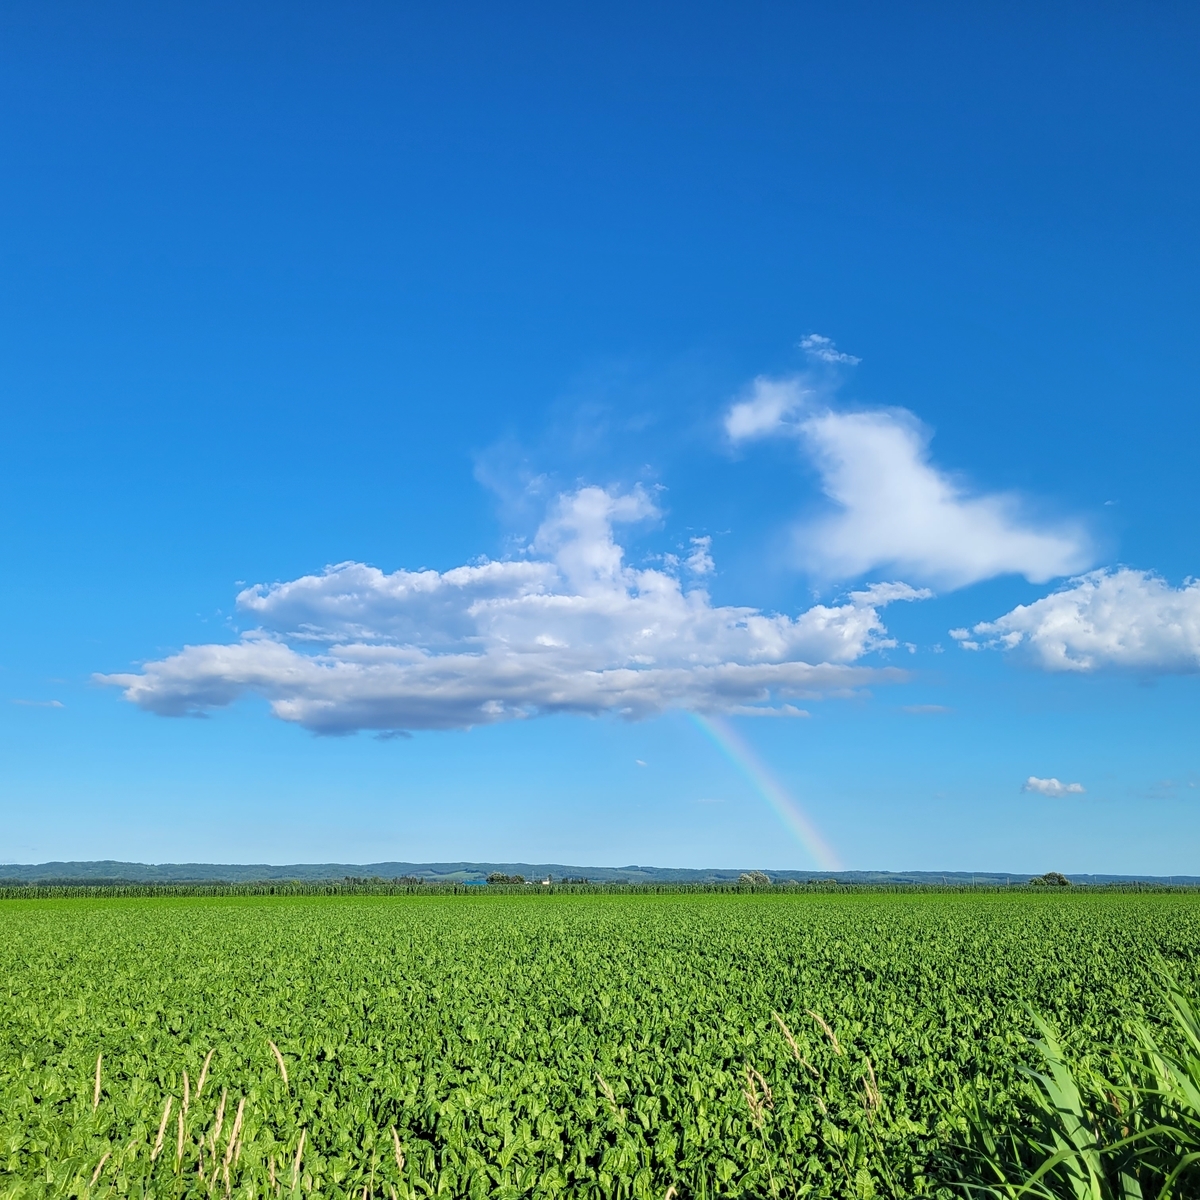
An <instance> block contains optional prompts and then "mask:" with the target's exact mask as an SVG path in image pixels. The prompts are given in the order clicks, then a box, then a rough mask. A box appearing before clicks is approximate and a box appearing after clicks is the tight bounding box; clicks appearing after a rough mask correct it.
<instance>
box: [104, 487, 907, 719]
mask: <svg viewBox="0 0 1200 1200" xmlns="http://www.w3.org/2000/svg"><path fill="white" fill-rule="evenodd" d="M658 515H659V514H658V510H657V508H656V506H655V504H654V502H653V500H652V498H651V497H650V496H649V495H648V494H647V493H645V492H644V491H641V490H635V491H633V492H631V493H627V494H624V495H618V494H615V493H613V492H608V491H605V490H603V489H601V488H596V487H585V488H582V489H580V490H579V491H577V492H574V493H571V494H567V495H563V496H560V497H559V499H558V501H557V503H556V504H555V505H554V507H553V510H552V511H551V513H550V514H549V515H548V517H547V519H546V520H545V521H544V522H543V524H542V526H541V528H540V529H539V530H538V533H537V536H536V537H535V538H534V541H533V544H532V545H533V550H532V552H531V555H530V557H527V558H523V559H518V560H514V561H507V562H489V561H482V562H479V563H476V564H474V565H470V566H462V567H455V568H454V569H452V570H449V571H444V572H437V571H403V570H401V571H395V572H393V573H391V574H384V573H383V572H382V571H380V570H378V569H377V568H375V567H370V566H367V565H365V564H363V563H355V562H349V563H341V564H339V565H337V566H333V567H328V568H326V570H325V571H324V572H322V573H321V574H320V575H307V576H304V577H302V578H300V579H296V580H292V581H290V582H287V583H277V584H272V585H270V586H263V585H258V586H256V587H251V588H247V589H245V590H244V591H243V592H241V593H240V594H239V596H238V599H237V603H238V607H239V608H240V609H241V611H242V612H244V613H246V614H248V615H250V616H251V617H253V618H254V619H255V620H256V622H257V628H255V629H254V630H253V631H251V632H249V633H246V634H245V635H243V637H242V639H241V640H240V641H238V642H236V643H233V644H230V645H201V646H188V647H185V648H184V649H183V650H182V651H180V652H179V653H178V654H174V655H171V656H170V657H168V658H164V659H160V660H158V661H155V662H151V663H147V664H146V665H145V666H144V667H143V669H142V670H141V671H140V672H138V673H125V674H118V675H106V676H100V677H98V678H99V679H100V680H101V682H104V683H109V684H115V685H118V686H120V687H122V688H124V689H125V692H124V694H125V697H126V699H128V700H130V701H132V702H133V703H135V704H138V705H140V706H141V707H143V708H145V709H148V710H150V711H152V712H157V713H160V714H164V715H185V714H193V713H201V712H203V711H204V710H206V709H209V708H212V707H217V706H221V705H225V704H229V703H231V702H232V701H234V700H235V699H237V698H238V697H239V696H241V695H243V694H245V693H247V692H250V693H257V694H260V695H263V696H265V697H267V698H268V699H269V701H270V703H271V707H272V710H273V711H274V713H275V715H276V716H278V717H280V718H282V719H283V720H287V721H294V722H296V723H298V724H300V725H303V726H305V727H306V728H309V729H312V730H314V731H317V732H321V733H345V732H351V731H354V730H358V729H373V730H382V731H391V730H411V729H447V728H462V727H466V726H471V725H478V724H489V723H495V722H499V721H505V720H513V719H517V718H522V717H530V716H535V715H539V714H544V713H555V712H577V713H588V714H597V713H603V712H615V713H620V714H622V715H624V716H628V717H643V716H649V715H652V714H655V713H659V712H663V711H664V710H666V709H670V708H685V709H695V710H699V711H713V712H729V711H733V710H736V709H739V708H741V707H744V706H750V707H755V708H758V707H777V706H778V705H779V703H780V702H783V701H788V700H793V699H796V698H800V697H806V696H818V695H828V694H831V693H839V692H845V691H847V690H849V689H853V688H857V687H860V686H862V685H864V684H867V683H869V682H871V681H887V680H894V679H900V678H903V677H904V673H903V672H900V671H896V670H893V669H888V668H884V669H872V668H866V667H861V666H856V665H854V664H855V663H856V662H857V661H858V660H859V659H861V658H862V657H863V655H865V654H867V653H869V652H870V651H872V650H877V649H883V648H888V647H892V646H894V645H895V642H894V641H893V640H892V639H890V638H889V637H888V636H887V631H886V629H885V628H884V625H883V622H882V621H881V619H880V615H879V610H880V608H882V607H883V606H884V605H886V604H889V603H892V602H893V601H897V600H918V599H924V598H925V597H926V596H928V594H929V593H927V592H924V591H920V590H918V589H916V588H912V587H909V586H908V585H907V584H901V583H887V584H874V585H872V586H870V587H867V588H865V589H862V590H860V591H855V592H851V593H850V594H849V596H847V597H846V599H845V601H844V602H842V603H840V604H834V605H823V604H818V605H815V606H814V607H812V608H810V609H808V610H807V611H805V612H802V613H801V614H800V615H799V616H797V617H794V618H793V617H789V616H786V615H772V614H768V613H764V612H761V611H760V610H758V609H754V608H749V607H741V606H715V605H713V604H712V602H711V600H710V598H709V596H708V593H707V592H706V591H705V590H704V589H703V588H702V587H693V588H691V589H690V590H685V589H684V588H683V586H682V584H681V582H680V580H679V578H678V577H677V576H676V575H675V574H673V573H671V572H670V571H667V570H651V569H644V570H639V569H635V568H633V567H629V566H627V565H626V564H625V562H624V558H623V552H622V549H621V546H620V545H619V544H618V543H617V541H616V538H615V537H614V534H613V525H614V523H618V522H631V521H639V520H646V519H652V518H656V517H657V516H658ZM693 545H695V546H696V547H697V551H698V552H699V553H701V555H702V556H703V558H704V559H708V558H709V550H708V543H707V541H706V540H705V539H698V540H697V542H695V543H693ZM694 569H695V568H694V566H693V570H694ZM785 707H786V705H785Z"/></svg>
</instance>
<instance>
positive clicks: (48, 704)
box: [13, 700, 66, 708]
mask: <svg viewBox="0 0 1200 1200" xmlns="http://www.w3.org/2000/svg"><path fill="white" fill-rule="evenodd" d="M13 703H14V704H20V705H21V706H22V707H24V708H66V705H65V704H63V702H62V701H61V700H14V701H13Z"/></svg>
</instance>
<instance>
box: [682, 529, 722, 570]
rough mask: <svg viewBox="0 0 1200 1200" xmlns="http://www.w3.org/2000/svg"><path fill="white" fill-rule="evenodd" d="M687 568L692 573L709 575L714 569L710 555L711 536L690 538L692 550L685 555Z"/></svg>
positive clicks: (714, 565)
mask: <svg viewBox="0 0 1200 1200" xmlns="http://www.w3.org/2000/svg"><path fill="white" fill-rule="evenodd" d="M687 569H688V570H689V571H691V573H692V574H693V575H711V574H712V573H713V571H714V570H716V564H715V563H714V562H713V556H712V538H710V537H694V538H692V552H691V554H689V555H688V556H687Z"/></svg>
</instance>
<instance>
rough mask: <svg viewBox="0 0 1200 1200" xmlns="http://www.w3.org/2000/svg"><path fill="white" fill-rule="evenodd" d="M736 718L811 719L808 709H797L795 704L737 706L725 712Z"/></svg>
mask: <svg viewBox="0 0 1200 1200" xmlns="http://www.w3.org/2000/svg"><path fill="white" fill-rule="evenodd" d="M725 711H726V712H727V713H729V715H730V716H734V717H811V716H812V713H810V712H809V711H808V710H807V709H804V708H797V707H796V706H795V705H794V704H780V705H777V706H776V707H772V706H771V705H769V704H767V705H757V704H735V705H734V706H733V707H732V708H729V709H726V710H725Z"/></svg>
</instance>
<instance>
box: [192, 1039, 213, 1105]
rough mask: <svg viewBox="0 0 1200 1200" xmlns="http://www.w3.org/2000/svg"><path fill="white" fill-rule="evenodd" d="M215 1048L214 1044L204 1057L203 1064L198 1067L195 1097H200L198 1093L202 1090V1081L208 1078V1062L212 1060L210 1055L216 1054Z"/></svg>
mask: <svg viewBox="0 0 1200 1200" xmlns="http://www.w3.org/2000/svg"><path fill="white" fill-rule="evenodd" d="M216 1052H217V1048H216V1046H214V1047H213V1048H212V1049H211V1050H210V1051H209V1052H208V1054H206V1055H205V1057H204V1066H202V1067H201V1068H200V1078H199V1079H198V1080H197V1081H196V1099H197V1100H199V1099H200V1093H201V1092H202V1091H204V1081H205V1080H206V1079H207V1078H208V1064H209V1063H210V1062H212V1056H213V1055H214V1054H216Z"/></svg>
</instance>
